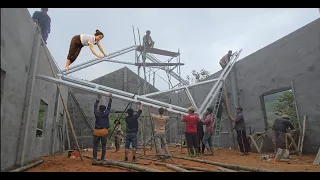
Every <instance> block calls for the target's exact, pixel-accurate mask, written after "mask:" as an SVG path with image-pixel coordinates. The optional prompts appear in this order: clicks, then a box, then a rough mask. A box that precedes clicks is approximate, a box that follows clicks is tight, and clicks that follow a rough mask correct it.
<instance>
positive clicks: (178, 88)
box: [142, 79, 218, 97]
mask: <svg viewBox="0 0 320 180" xmlns="http://www.w3.org/2000/svg"><path fill="white" fill-rule="evenodd" d="M217 80H218V79H211V80H207V81H202V82H198V83H196V84H190V85H184V86H180V87H177V88H172V89H168V90H164V91H158V92H154V93H149V94H145V95H142V96H144V97H150V96H154V95H158V94H162V93H167V92H172V91H177V90H180V89H184V88H189V87H193V86H199V85H201V84H207V83H210V82H214V81H217Z"/></svg>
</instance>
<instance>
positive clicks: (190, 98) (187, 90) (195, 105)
mask: <svg viewBox="0 0 320 180" xmlns="http://www.w3.org/2000/svg"><path fill="white" fill-rule="evenodd" d="M185 89H186V94H187V96H188V98H189V100H190V102H191V104H192V106H193V107H194V108H195V109H196V110H198V107H197V104H196V102H195V101H194V100H193V98H192V95H191V93H190V91H189V89H188V88H187V87H186V88H185Z"/></svg>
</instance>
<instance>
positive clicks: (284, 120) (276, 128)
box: [272, 114, 294, 153]
mask: <svg viewBox="0 0 320 180" xmlns="http://www.w3.org/2000/svg"><path fill="white" fill-rule="evenodd" d="M289 128H290V129H291V130H293V129H294V127H293V125H292V123H291V121H290V117H289V116H288V115H287V114H282V115H281V117H280V118H277V119H276V120H275V121H274V124H273V126H272V143H273V149H274V153H277V142H278V137H279V135H281V136H283V137H284V136H285V133H287V131H288V129H289Z"/></svg>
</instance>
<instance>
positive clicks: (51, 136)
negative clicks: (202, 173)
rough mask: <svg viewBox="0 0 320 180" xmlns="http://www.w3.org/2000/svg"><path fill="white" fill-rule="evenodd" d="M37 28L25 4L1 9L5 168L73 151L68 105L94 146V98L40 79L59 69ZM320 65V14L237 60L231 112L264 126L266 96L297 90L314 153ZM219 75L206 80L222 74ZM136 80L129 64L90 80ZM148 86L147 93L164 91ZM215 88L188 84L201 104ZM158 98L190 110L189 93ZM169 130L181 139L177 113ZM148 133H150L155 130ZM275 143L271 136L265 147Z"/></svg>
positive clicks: (123, 85)
mask: <svg viewBox="0 0 320 180" xmlns="http://www.w3.org/2000/svg"><path fill="white" fill-rule="evenodd" d="M21 27H23V31H22V28H21ZM38 31H39V29H37V28H36V26H35V25H34V23H33V21H32V19H31V18H30V15H29V12H28V10H27V9H18V8H15V9H3V8H2V9H1V171H7V170H8V169H10V168H13V167H14V166H22V165H24V164H27V163H28V162H30V161H32V160H35V159H39V158H41V157H42V156H45V155H49V154H55V153H58V152H64V151H65V150H66V149H67V148H72V146H73V145H74V142H73V138H72V133H71V132H70V131H71V130H70V126H68V125H67V120H66V112H65V111H64V110H63V109H64V108H63V106H64V103H65V104H67V106H68V110H69V112H70V116H71V119H72V121H73V125H74V129H75V133H76V136H77V140H78V141H79V145H80V147H81V148H87V147H91V142H92V140H91V137H90V136H91V135H92V126H93V122H94V117H93V112H92V111H93V103H94V100H95V98H96V95H95V94H93V93H89V92H86V91H83V90H78V89H76V88H67V87H66V86H63V85H61V86H60V89H61V94H60V91H58V88H57V85H56V84H55V83H51V82H48V81H43V80H39V79H37V75H38V74H41V75H46V76H51V77H52V76H53V75H52V69H53V73H55V74H58V73H59V68H58V67H57V66H56V65H55V62H54V60H53V58H52V57H51V55H50V53H49V51H48V49H47V48H46V46H45V45H43V44H42V41H41V37H40V35H39V32H38ZM31 42H32V45H31ZM50 67H52V69H51V68H50ZM319 69H320V19H317V20H315V21H313V22H311V23H309V24H308V25H306V26H304V27H302V28H300V29H298V30H296V31H294V32H292V33H290V34H288V35H287V36H285V37H283V38H281V39H279V40H277V41H276V42H274V43H272V44H270V45H268V46H266V47H264V48H262V49H260V50H258V51H257V52H255V53H253V54H251V55H249V56H247V57H245V58H242V59H241V60H240V61H238V62H236V63H235V64H234V66H233V68H232V70H231V72H230V75H229V76H228V78H227V79H226V86H225V87H226V90H227V94H228V97H229V104H230V105H231V109H234V107H236V106H241V107H242V108H243V109H244V116H245V120H246V126H247V128H248V127H249V126H250V127H251V128H252V129H255V130H256V131H265V129H266V126H267V117H266V112H265V110H264V102H263V101H264V100H263V97H264V96H266V95H268V94H272V93H276V92H279V91H283V90H288V89H292V87H294V94H295V99H296V105H297V112H298V116H299V117H298V119H300V122H301V121H302V119H303V117H304V115H307V117H308V118H307V126H306V131H305V137H304V146H303V152H305V153H312V154H315V153H316V152H317V151H318V149H319V144H320V140H319V139H318V140H317V138H314V137H317V135H318V134H319V132H320V131H319V130H320V122H319V120H318V119H320V104H319V99H320V95H319V93H317V92H318V91H319V89H320V81H319V80H318V79H319V78H320V71H319ZM220 73H221V71H220V72H217V73H215V74H213V75H212V76H211V77H209V78H208V79H206V80H209V79H214V78H217V77H219V75H220ZM128 74H130V75H128ZM128 77H130V79H128ZM138 79H140V80H139V81H141V82H145V79H143V78H140V77H139V76H138V75H137V74H135V73H134V72H132V71H131V70H129V69H128V68H126V67H124V68H122V69H120V70H117V71H114V72H112V73H110V74H108V75H105V76H103V77H100V78H97V79H95V80H93V81H92V82H93V83H96V84H100V85H103V86H107V87H112V88H114V89H118V90H121V91H125V92H130V93H136V92H137V89H138V85H137V83H136V82H137V81H138ZM146 84H147V86H148V89H149V91H148V93H152V92H156V91H158V90H157V89H156V88H154V87H153V86H152V85H151V84H149V83H147V82H146ZM212 86H213V83H207V84H201V85H199V86H194V87H190V88H189V91H190V94H191V95H192V96H193V99H194V101H195V104H196V106H200V105H201V104H202V103H203V101H204V100H205V98H206V95H207V94H208V92H209V91H210V89H212ZM70 92H71V93H70ZM140 94H141V95H143V94H144V93H140ZM146 94H147V93H146ZM60 95H61V96H62V97H63V99H64V103H63V102H62V101H61V99H60V98H59V97H60ZM74 97H75V98H74ZM153 98H154V99H158V100H159V101H162V102H165V103H170V104H172V105H176V106H179V107H184V108H186V107H188V106H189V105H191V104H192V102H190V101H189V100H188V99H189V98H188V95H187V94H186V93H185V92H177V91H176V92H171V93H166V97H165V98H164V99H163V98H162V99H160V98H159V97H156V96H155V97H153ZM126 104H127V102H125V101H121V100H115V101H114V102H113V107H112V108H113V109H112V110H113V111H123V109H124V107H125V106H126ZM173 114H174V113H173ZM38 121H41V122H42V123H39V122H38ZM142 123H143V124H141V126H146V127H147V128H149V129H152V128H151V126H152V124H149V123H148V121H142ZM221 124H222V129H221V138H220V146H222V147H232V146H233V141H234V138H233V135H232V134H233V133H232V131H233V130H232V127H233V125H232V124H231V123H230V120H229V119H227V115H226V110H223V115H222V118H221ZM68 127H69V128H68ZM168 127H169V129H170V130H169V131H168V132H167V137H168V138H167V139H168V141H169V142H171V143H178V142H180V140H181V134H182V131H181V127H182V125H181V123H179V121H178V119H176V118H172V119H171V120H170V123H169V125H168ZM247 131H249V129H248V130H247ZM248 134H249V133H248ZM147 136H149V137H151V136H152V134H151V133H150V132H149V133H148V134H147ZM144 139H148V138H144ZM268 139H269V140H268ZM270 148H272V146H271V140H270V135H268V138H267V140H266V141H265V145H264V150H265V151H267V150H270Z"/></svg>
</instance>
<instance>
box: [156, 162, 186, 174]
mask: <svg viewBox="0 0 320 180" xmlns="http://www.w3.org/2000/svg"><path fill="white" fill-rule="evenodd" d="M154 164H155V165H158V166H164V167H166V168H168V169H171V170H174V171H176V172H191V171H188V170H186V169H184V168H181V167H178V166H174V165H172V164H165V163H159V162H155V163H154Z"/></svg>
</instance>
